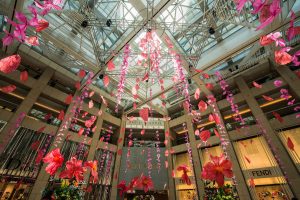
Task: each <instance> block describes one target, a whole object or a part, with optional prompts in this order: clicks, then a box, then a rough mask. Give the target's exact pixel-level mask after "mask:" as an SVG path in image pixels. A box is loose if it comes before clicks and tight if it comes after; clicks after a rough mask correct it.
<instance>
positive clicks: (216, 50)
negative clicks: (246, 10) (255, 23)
mask: <svg viewBox="0 0 300 200" xmlns="http://www.w3.org/2000/svg"><path fill="white" fill-rule="evenodd" d="M286 3H287V2H285V3H284V5H283V7H284V6H285V4H286ZM299 14H300V13H297V14H296V15H297V18H298V17H299ZM288 23H289V19H285V20H284V21H281V19H280V18H279V17H278V18H277V19H276V20H275V21H274V22H273V23H272V24H271V25H269V26H268V27H267V28H265V29H263V30H258V31H256V30H255V29H254V28H252V29H249V28H242V29H241V30H239V31H237V32H236V33H234V34H232V35H231V36H229V37H228V38H226V40H223V41H222V42H220V43H218V44H217V45H215V46H214V47H212V48H211V49H209V50H208V51H206V52H204V53H203V54H201V57H200V59H199V60H198V63H197V68H198V69H202V70H209V69H210V68H211V67H214V66H215V65H216V64H218V63H220V62H221V61H222V60H226V59H228V58H229V57H230V56H232V55H234V54H235V53H237V52H239V51H240V50H241V49H244V48H246V47H248V46H249V45H251V44H254V43H255V42H256V41H258V40H259V38H260V36H262V35H266V34H268V33H271V32H273V31H276V30H279V29H281V28H283V27H284V26H285V25H287V24H288ZM212 55H213V56H212Z"/></svg>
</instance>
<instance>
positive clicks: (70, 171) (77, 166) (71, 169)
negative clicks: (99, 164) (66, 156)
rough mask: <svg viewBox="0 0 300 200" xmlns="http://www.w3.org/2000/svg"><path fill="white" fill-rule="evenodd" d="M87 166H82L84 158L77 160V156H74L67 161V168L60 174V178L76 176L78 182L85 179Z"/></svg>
mask: <svg viewBox="0 0 300 200" xmlns="http://www.w3.org/2000/svg"><path fill="white" fill-rule="evenodd" d="M85 171H86V168H84V167H82V160H77V158H76V157H72V158H71V160H68V161H67V163H66V169H65V170H64V171H62V172H61V173H60V175H59V177H60V178H69V179H71V178H73V177H75V179H76V181H77V182H80V181H83V173H84V172H85Z"/></svg>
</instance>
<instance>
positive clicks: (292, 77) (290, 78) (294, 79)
mask: <svg viewBox="0 0 300 200" xmlns="http://www.w3.org/2000/svg"><path fill="white" fill-rule="evenodd" d="M275 69H276V70H277V72H278V73H279V75H280V76H281V77H282V79H283V80H285V82H286V83H287V84H288V85H289V87H290V88H291V89H292V91H293V92H294V93H295V94H296V95H297V97H298V98H300V87H299V85H300V79H299V78H298V76H297V75H296V74H295V73H294V72H293V71H292V70H290V69H289V67H287V66H280V65H277V66H276V67H275Z"/></svg>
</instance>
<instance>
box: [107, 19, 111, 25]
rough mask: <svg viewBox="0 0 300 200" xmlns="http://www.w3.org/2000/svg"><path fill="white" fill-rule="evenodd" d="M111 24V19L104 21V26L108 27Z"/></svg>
mask: <svg viewBox="0 0 300 200" xmlns="http://www.w3.org/2000/svg"><path fill="white" fill-rule="evenodd" d="M111 24H112V21H111V20H110V19H108V20H107V21H106V26H108V27H110V26H111Z"/></svg>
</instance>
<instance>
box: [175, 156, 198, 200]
mask: <svg viewBox="0 0 300 200" xmlns="http://www.w3.org/2000/svg"><path fill="white" fill-rule="evenodd" d="M173 161H174V171H173V172H174V175H175V185H176V199H177V200H194V199H197V190H196V183H195V178H194V173H193V170H192V169H191V163H190V158H189V155H188V153H180V154H176V155H173ZM181 165H187V166H188V168H189V169H190V171H189V172H187V174H188V176H189V178H190V180H191V182H192V184H191V185H187V184H185V183H183V181H182V180H181V179H180V178H181V176H182V171H177V170H176V169H177V168H178V167H179V166H181Z"/></svg>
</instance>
